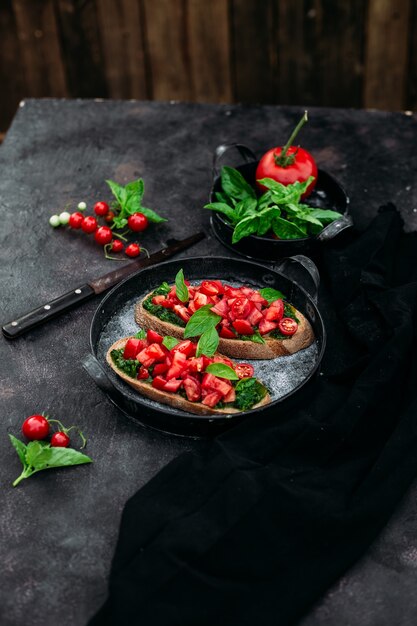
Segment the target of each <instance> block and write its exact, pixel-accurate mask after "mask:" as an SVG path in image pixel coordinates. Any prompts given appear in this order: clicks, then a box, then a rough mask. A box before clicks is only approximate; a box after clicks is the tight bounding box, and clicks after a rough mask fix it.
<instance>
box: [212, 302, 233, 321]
mask: <svg viewBox="0 0 417 626" xmlns="http://www.w3.org/2000/svg"><path fill="white" fill-rule="evenodd" d="M211 310H212V311H213V313H215V314H216V315H221V316H222V317H225V316H226V315H227V313H228V312H229V305H228V304H227V300H226V299H225V298H223V299H222V300H219V301H218V302H216V304H215V305H214V306H213V307H211Z"/></svg>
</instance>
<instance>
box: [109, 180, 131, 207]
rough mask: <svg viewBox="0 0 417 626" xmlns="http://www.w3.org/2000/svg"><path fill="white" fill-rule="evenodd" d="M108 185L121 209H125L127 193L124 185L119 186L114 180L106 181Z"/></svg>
mask: <svg viewBox="0 0 417 626" xmlns="http://www.w3.org/2000/svg"><path fill="white" fill-rule="evenodd" d="M106 183H107V184H108V186H109V187H110V189H111V192H112V194H113V195H114V197H115V198H116V200H117V202H118V204H119V205H120V207H123V205H124V203H125V200H126V191H125V188H124V187H123V185H119V184H118V183H115V182H114V180H106Z"/></svg>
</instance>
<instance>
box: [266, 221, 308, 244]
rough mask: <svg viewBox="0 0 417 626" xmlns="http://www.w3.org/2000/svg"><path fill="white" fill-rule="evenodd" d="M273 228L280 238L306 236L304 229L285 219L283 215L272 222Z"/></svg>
mask: <svg viewBox="0 0 417 626" xmlns="http://www.w3.org/2000/svg"><path fill="white" fill-rule="evenodd" d="M272 230H273V231H274V233H275V235H276V236H277V237H280V239H300V238H302V237H305V234H304V233H303V231H302V230H301V229H300V228H298V226H296V224H293V223H292V222H289V221H288V220H284V219H283V218H282V217H275V218H274V220H273V222H272Z"/></svg>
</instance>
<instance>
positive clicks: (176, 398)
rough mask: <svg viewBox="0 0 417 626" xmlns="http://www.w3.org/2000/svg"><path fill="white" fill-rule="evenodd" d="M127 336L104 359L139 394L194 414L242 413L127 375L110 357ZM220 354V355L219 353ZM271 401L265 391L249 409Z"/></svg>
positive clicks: (112, 347)
mask: <svg viewBox="0 0 417 626" xmlns="http://www.w3.org/2000/svg"><path fill="white" fill-rule="evenodd" d="M128 339H129V337H125V338H124V339H119V340H118V341H116V342H115V343H114V344H113V345H112V346H111V347H110V348H109V349H108V351H107V354H106V361H107V363H108V364H109V365H110V367H111V368H112V370H113V371H114V372H116V374H117V375H118V376H120V378H122V379H123V380H124V381H125V382H126V383H128V384H129V385H130V386H131V387H133V389H136V391H138V392H139V393H140V394H141V395H143V396H146V397H147V398H150V399H151V400H156V402H161V403H162V404H167V405H169V406H172V407H175V408H176V409H181V410H182V411H187V412H188V413H194V414H196V415H219V414H221V415H231V414H234V413H242V411H240V410H239V409H236V408H233V407H231V408H223V409H216V408H215V407H214V408H211V407H209V406H206V405H205V404H202V403H201V402H189V401H188V400H187V399H186V398H183V397H182V396H181V395H179V394H178V393H170V392H167V391H162V390H160V389H155V388H154V387H152V385H151V384H150V383H148V382H144V381H143V380H137V379H135V378H131V377H130V376H127V374H125V373H124V372H122V371H121V370H119V369H118V368H117V367H116V366H115V364H114V363H113V359H112V358H111V352H112V351H113V350H120V349H121V348H124V347H125V345H126V342H127V340H128ZM219 356H220V355H219ZM269 402H271V396H270V395H269V394H268V393H267V394H266V396H265V397H264V398H262V400H261V401H260V402H258V404H255V405H254V406H253V407H252V408H251V409H250V410H253V409H257V408H258V407H261V406H264V405H265V404H268V403H269Z"/></svg>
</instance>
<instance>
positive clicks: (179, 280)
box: [175, 269, 190, 302]
mask: <svg viewBox="0 0 417 626" xmlns="http://www.w3.org/2000/svg"><path fill="white" fill-rule="evenodd" d="M175 291H176V295H177V298H178V300H181V302H188V300H189V297H190V296H189V294H188V288H187V285H186V284H185V281H184V272H183V270H182V269H180V270H179V272H178V273H177V275H176V276H175Z"/></svg>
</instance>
